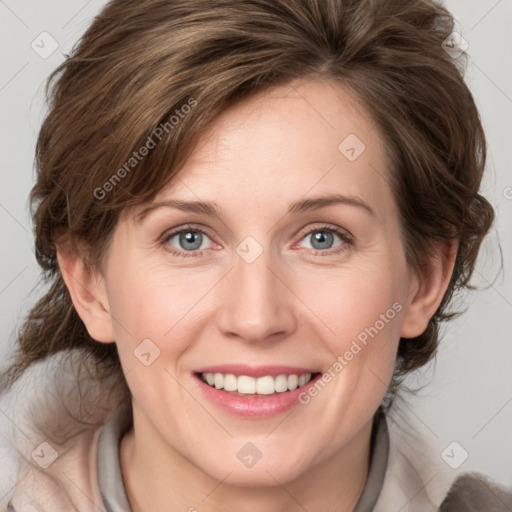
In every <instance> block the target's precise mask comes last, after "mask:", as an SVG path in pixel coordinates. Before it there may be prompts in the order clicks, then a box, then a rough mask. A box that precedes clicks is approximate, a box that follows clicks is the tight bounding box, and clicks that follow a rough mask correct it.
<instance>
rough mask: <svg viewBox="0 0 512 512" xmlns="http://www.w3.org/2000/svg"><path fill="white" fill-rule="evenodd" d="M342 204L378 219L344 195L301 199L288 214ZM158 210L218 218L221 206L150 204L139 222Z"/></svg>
mask: <svg viewBox="0 0 512 512" xmlns="http://www.w3.org/2000/svg"><path fill="white" fill-rule="evenodd" d="M335 204H342V205H346V206H355V207H358V208H361V209H363V210H364V211H366V212H367V213H368V214H370V215H371V216H372V217H376V214H375V211H374V210H373V209H372V208H371V207H370V206H369V205H368V204H367V203H366V202H365V201H363V200H362V199H361V198H359V197H356V196H346V195H342V194H333V195H326V196H319V197H312V198H308V199H300V200H299V201H296V202H294V203H292V204H291V205H290V207H289V208H288V212H287V214H292V213H302V212H306V211H310V210H318V209H320V208H324V207H327V206H331V205H335ZM158 208H175V209H177V210H181V211H184V212H189V213H202V214H205V215H208V216H211V217H218V216H219V214H218V212H219V211H220V208H219V206H218V205H217V203H215V202H205V201H183V200H181V199H168V200H165V201H158V202H155V203H152V204H150V205H149V206H147V207H146V208H144V209H143V210H142V211H141V212H139V213H138V214H137V216H136V220H137V222H141V221H142V220H144V218H145V217H146V216H147V215H148V214H149V213H150V212H152V211H153V210H156V209H158Z"/></svg>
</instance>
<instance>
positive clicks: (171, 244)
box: [162, 226, 211, 256]
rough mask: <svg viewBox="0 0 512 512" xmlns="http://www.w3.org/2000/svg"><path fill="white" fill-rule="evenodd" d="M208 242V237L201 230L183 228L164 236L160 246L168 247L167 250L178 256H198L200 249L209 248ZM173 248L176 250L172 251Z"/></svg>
mask: <svg viewBox="0 0 512 512" xmlns="http://www.w3.org/2000/svg"><path fill="white" fill-rule="evenodd" d="M209 240H210V237H209V236H208V235H207V234H206V233H205V232H204V231H203V230H201V229H198V228H195V227H187V226H185V227H182V228H180V229H179V230H175V231H172V232H171V233H167V234H165V235H164V237H163V240H162V244H164V245H166V246H168V247H167V248H168V250H169V251H170V252H171V253H172V254H175V255H178V256H199V255H200V254H201V250H202V249H208V248H209V245H208V241H209ZM210 243H211V240H210ZM173 248H174V249H178V250H172V249H173ZM186 253H191V254H186Z"/></svg>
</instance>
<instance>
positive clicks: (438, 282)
mask: <svg viewBox="0 0 512 512" xmlns="http://www.w3.org/2000/svg"><path fill="white" fill-rule="evenodd" d="M458 247H459V244H458V241H456V240H449V241H442V242H439V243H438V244H437V246H436V248H435V252H434V255H433V256H432V257H431V259H430V261H429V265H428V266H427V267H426V268H425V269H424V271H423V272H422V273H421V275H418V274H417V273H415V272H413V271H412V270H411V279H410V286H409V302H408V304H407V307H406V308H405V312H404V315H403V317H402V327H401V331H400V336H401V337H402V338H415V337H417V336H420V335H421V334H423V332H425V329H426V328H427V326H428V322H429V320H430V319H431V318H432V316H433V315H434V313H435V312H436V310H437V308H438V307H439V304H441V301H442V300H443V296H444V294H445V292H446V289H447V288H448V284H449V283H450V279H451V277H452V273H453V267H454V265H455V259H456V257H457V250H458Z"/></svg>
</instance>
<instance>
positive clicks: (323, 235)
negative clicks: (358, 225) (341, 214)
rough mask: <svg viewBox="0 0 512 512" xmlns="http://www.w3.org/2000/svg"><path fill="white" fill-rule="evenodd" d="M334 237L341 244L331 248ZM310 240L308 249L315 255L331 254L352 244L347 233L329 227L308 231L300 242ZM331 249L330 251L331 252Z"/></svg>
mask: <svg viewBox="0 0 512 512" xmlns="http://www.w3.org/2000/svg"><path fill="white" fill-rule="evenodd" d="M336 237H337V238H338V239H340V240H341V242H340V243H339V244H338V245H337V246H335V247H333V243H335V239H336ZM308 239H309V240H311V242H310V246H309V248H310V249H313V250H315V251H316V254H321V255H324V254H322V253H326V254H325V255H329V254H333V253H336V252H339V251H342V250H344V249H346V247H347V245H350V244H351V243H352V239H351V238H350V237H349V235H348V234H347V233H345V232H344V231H342V230H340V229H336V228H332V227H330V226H320V227H317V228H315V229H313V230H311V231H309V232H308V233H307V234H306V235H305V236H304V237H303V238H302V240H308ZM331 249H332V250H331Z"/></svg>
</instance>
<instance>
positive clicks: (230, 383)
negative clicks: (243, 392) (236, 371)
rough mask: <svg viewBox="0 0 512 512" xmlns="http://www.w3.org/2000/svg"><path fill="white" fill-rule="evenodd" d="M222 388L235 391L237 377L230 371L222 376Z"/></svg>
mask: <svg viewBox="0 0 512 512" xmlns="http://www.w3.org/2000/svg"><path fill="white" fill-rule="evenodd" d="M224 389H225V390H226V391H236V390H237V389H238V383H237V378H236V376H235V375H233V374H232V373H228V374H227V375H225V376H224Z"/></svg>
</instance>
